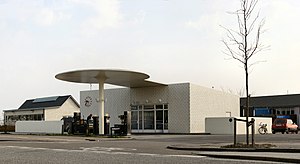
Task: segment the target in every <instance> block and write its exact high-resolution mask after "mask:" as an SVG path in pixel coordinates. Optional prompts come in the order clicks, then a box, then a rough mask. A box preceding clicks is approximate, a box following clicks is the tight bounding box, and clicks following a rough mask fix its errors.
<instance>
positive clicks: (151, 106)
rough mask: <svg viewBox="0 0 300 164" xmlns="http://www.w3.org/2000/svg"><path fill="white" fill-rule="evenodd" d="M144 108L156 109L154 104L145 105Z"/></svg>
mask: <svg viewBox="0 0 300 164" xmlns="http://www.w3.org/2000/svg"><path fill="white" fill-rule="evenodd" d="M144 109H154V105H145V106H144Z"/></svg>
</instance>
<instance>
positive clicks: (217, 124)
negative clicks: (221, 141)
mask: <svg viewBox="0 0 300 164" xmlns="http://www.w3.org/2000/svg"><path fill="white" fill-rule="evenodd" d="M230 118H231V117H207V118H205V132H206V133H211V134H233V121H232V122H229V119H230ZM236 118H238V119H243V120H246V118H245V117H236ZM251 118H254V119H255V134H259V133H258V128H259V127H260V126H259V124H260V122H262V123H264V124H267V129H268V133H272V118H268V117H249V120H251ZM236 129H237V132H236V133H237V134H246V127H245V122H241V121H237V127H236ZM251 133H252V132H251V127H250V128H249V134H251Z"/></svg>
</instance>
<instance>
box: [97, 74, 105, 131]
mask: <svg viewBox="0 0 300 164" xmlns="http://www.w3.org/2000/svg"><path fill="white" fill-rule="evenodd" d="M104 81H105V79H102V78H101V79H99V100H100V101H99V109H98V116H99V134H100V135H104Z"/></svg>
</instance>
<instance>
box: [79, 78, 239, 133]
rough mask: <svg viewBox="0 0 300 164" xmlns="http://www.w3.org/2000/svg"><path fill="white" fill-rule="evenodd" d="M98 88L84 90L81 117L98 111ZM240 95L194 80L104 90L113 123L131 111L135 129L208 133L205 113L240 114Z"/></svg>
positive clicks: (151, 131) (106, 106) (142, 131)
mask: <svg viewBox="0 0 300 164" xmlns="http://www.w3.org/2000/svg"><path fill="white" fill-rule="evenodd" d="M100 101H101V100H99V91H98V90H89V91H81V93H80V104H81V109H80V111H81V114H82V117H84V118H86V117H87V116H88V115H89V114H93V115H97V113H98V112H97V111H98V109H99V104H100V103H99V102H100ZM239 101H240V100H239V97H238V96H236V95H232V94H229V93H225V92H221V91H218V90H215V89H210V88H205V87H201V86H198V85H194V84H191V83H180V84H170V85H164V86H163V85H160V86H150V87H129V88H116V89H105V90H104V113H105V114H109V115H110V117H111V118H110V123H111V126H113V125H114V124H116V123H119V122H120V120H119V118H118V116H119V115H122V114H123V113H124V111H131V127H132V132H133V133H205V118H206V117H238V116H239V109H240V104H239Z"/></svg>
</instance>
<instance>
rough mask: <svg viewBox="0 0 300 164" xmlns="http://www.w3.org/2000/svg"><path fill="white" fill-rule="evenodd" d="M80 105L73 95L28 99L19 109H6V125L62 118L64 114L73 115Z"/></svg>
mask: <svg viewBox="0 0 300 164" xmlns="http://www.w3.org/2000/svg"><path fill="white" fill-rule="evenodd" d="M79 111H80V106H79V104H78V103H77V102H76V100H75V99H74V98H73V97H72V96H71V95H67V96H53V97H44V98H36V99H30V100H26V101H25V102H24V103H23V104H22V105H21V106H20V107H19V108H18V109H13V110H4V122H5V124H6V125H15V122H16V121H19V120H21V121H25V120H44V121H55V120H60V119H61V118H62V117H63V116H68V115H69V116H73V113H74V112H79Z"/></svg>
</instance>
